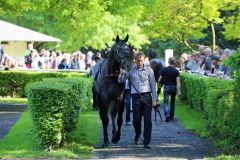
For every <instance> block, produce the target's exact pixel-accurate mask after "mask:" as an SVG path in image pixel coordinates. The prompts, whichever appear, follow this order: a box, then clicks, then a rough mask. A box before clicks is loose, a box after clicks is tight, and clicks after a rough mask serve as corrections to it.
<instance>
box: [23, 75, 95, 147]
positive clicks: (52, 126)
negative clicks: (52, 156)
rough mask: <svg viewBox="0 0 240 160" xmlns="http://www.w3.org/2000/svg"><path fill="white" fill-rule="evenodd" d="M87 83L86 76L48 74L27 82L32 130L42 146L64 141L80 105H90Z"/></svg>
mask: <svg viewBox="0 0 240 160" xmlns="http://www.w3.org/2000/svg"><path fill="white" fill-rule="evenodd" d="M91 86H92V80H91V79H89V78H62V79H61V78H56V79H53V78H52V79H44V80H43V81H41V82H35V83H31V84H29V85H27V87H26V91H27V98H28V103H29V108H30V110H31V114H32V118H33V124H34V125H33V126H34V131H35V133H36V135H37V138H38V142H39V143H40V145H41V146H42V147H44V148H48V150H51V149H52V148H54V147H59V145H62V144H64V142H65V139H66V135H67V133H69V132H71V131H72V130H74V129H75V127H76V123H77V120H78V117H79V112H80V108H81V107H83V109H81V110H82V111H85V110H90V109H91V97H90V96H91V94H90V93H89V92H90V91H91ZM88 90H90V91H88Z"/></svg>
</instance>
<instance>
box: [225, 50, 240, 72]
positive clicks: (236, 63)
mask: <svg viewBox="0 0 240 160" xmlns="http://www.w3.org/2000/svg"><path fill="white" fill-rule="evenodd" d="M224 63H225V64H226V65H227V66H229V67H230V68H231V72H232V74H234V72H238V71H240V48H238V49H237V51H236V52H234V53H233V54H232V55H231V56H229V57H228V59H226V60H225V61H224Z"/></svg>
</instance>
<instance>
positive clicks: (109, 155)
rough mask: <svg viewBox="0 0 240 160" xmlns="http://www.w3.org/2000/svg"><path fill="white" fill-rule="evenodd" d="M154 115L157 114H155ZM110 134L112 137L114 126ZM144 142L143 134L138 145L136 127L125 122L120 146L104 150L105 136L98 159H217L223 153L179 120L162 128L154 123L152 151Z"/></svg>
mask: <svg viewBox="0 0 240 160" xmlns="http://www.w3.org/2000/svg"><path fill="white" fill-rule="evenodd" d="M152 113H153V115H154V112H152ZM162 115H163V114H162ZM131 116H132V115H131ZM152 119H153V120H154V118H152ZM142 130H143V122H142ZM108 131H109V132H108V133H109V135H111V134H110V133H111V125H109V130H108ZM109 140H111V137H109ZM142 140H143V137H142V135H141V141H140V142H141V143H140V145H134V129H133V126H132V125H131V126H126V125H125V123H123V127H122V137H121V140H120V141H119V143H118V144H117V145H114V144H110V146H109V147H108V148H100V146H101V144H102V143H103V135H101V139H100V144H99V145H98V146H97V147H96V150H95V155H94V159H147V160H153V159H203V158H206V157H215V156H216V155H218V154H219V153H220V151H219V150H218V149H217V148H215V147H214V146H213V145H212V144H211V142H209V140H207V139H203V138H199V137H197V136H196V135H195V134H194V133H192V132H191V131H188V130H186V129H185V128H184V127H183V126H182V125H181V124H180V122H178V121H177V120H175V121H174V122H170V123H166V122H163V123H162V125H161V126H156V125H155V123H154V121H153V130H152V141H151V144H150V146H151V149H145V148H143V144H142Z"/></svg>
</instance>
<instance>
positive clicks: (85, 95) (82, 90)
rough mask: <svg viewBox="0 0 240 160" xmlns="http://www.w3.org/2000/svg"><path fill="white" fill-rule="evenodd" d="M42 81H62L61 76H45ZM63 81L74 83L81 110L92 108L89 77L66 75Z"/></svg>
mask: <svg viewBox="0 0 240 160" xmlns="http://www.w3.org/2000/svg"><path fill="white" fill-rule="evenodd" d="M43 81H48V82H62V81H63V79H62V78H45V79H43ZM64 82H65V83H74V88H75V89H77V92H78V95H79V97H78V103H79V104H80V108H81V112H85V111H89V110H91V109H92V103H91V99H92V79H91V78H85V77H81V78H77V77H68V78H64Z"/></svg>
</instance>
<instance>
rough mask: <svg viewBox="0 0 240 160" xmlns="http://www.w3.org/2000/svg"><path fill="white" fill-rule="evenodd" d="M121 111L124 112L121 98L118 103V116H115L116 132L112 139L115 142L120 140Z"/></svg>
mask: <svg viewBox="0 0 240 160" xmlns="http://www.w3.org/2000/svg"><path fill="white" fill-rule="evenodd" d="M123 112H124V101H123V100H121V101H119V103H118V118H117V125H118V129H117V134H116V136H115V137H114V141H116V143H117V142H118V141H119V140H120V137H121V127H122V122H123Z"/></svg>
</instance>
